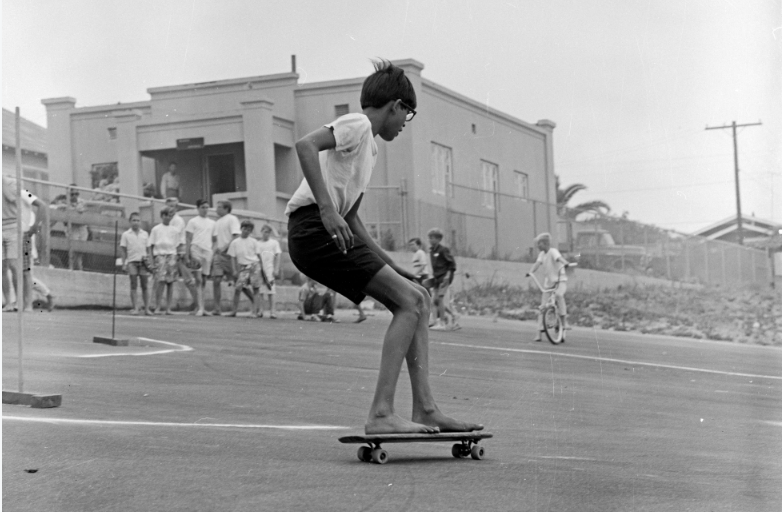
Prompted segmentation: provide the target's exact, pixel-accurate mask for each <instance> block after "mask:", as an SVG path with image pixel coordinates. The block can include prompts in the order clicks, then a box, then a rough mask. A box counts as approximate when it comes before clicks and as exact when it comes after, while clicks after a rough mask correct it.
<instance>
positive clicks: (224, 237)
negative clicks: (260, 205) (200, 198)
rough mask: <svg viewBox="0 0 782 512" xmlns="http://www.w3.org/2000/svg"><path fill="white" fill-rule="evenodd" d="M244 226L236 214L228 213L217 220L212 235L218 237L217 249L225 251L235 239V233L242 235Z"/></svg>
mask: <svg viewBox="0 0 782 512" xmlns="http://www.w3.org/2000/svg"><path fill="white" fill-rule="evenodd" d="M241 234H242V226H241V223H240V222H239V219H238V218H237V217H236V215H233V214H231V213H226V214H225V215H223V216H222V217H220V218H219V219H217V220H216V221H215V225H214V229H213V230H212V235H213V236H216V237H217V249H219V250H221V251H224V250H225V249H226V247H228V244H230V243H231V240H233V235H241Z"/></svg>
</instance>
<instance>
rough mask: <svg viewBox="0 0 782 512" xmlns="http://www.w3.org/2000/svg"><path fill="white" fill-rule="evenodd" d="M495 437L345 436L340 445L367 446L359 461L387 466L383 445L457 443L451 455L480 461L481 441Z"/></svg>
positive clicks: (458, 434)
mask: <svg viewBox="0 0 782 512" xmlns="http://www.w3.org/2000/svg"><path fill="white" fill-rule="evenodd" d="M490 437H494V434H492V433H490V432H482V431H474V432H442V433H439V434H372V435H355V436H344V437H340V438H339V442H340V443H346V444H366V445H368V446H361V447H359V449H358V459H359V460H360V461H363V462H375V463H377V464H385V463H386V462H388V452H386V451H385V450H384V449H382V448H381V444H383V443H442V442H448V441H456V443H455V444H454V445H453V446H452V447H451V455H453V456H454V457H456V458H464V457H468V456H470V457H472V458H473V459H475V460H480V459H482V458H483V456H484V454H485V453H486V452H485V450H484V448H483V446H479V445H478V441H480V440H481V439H488V438H490Z"/></svg>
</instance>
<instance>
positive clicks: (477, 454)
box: [470, 444, 485, 460]
mask: <svg viewBox="0 0 782 512" xmlns="http://www.w3.org/2000/svg"><path fill="white" fill-rule="evenodd" d="M484 453H485V452H484V450H483V446H478V445H477V444H476V445H473V447H472V449H471V450H470V456H471V457H472V458H473V459H475V460H481V459H482V458H483V454H484Z"/></svg>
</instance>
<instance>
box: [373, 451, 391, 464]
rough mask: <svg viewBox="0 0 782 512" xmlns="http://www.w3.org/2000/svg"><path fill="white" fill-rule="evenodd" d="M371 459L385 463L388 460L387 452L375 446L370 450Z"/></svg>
mask: <svg viewBox="0 0 782 512" xmlns="http://www.w3.org/2000/svg"><path fill="white" fill-rule="evenodd" d="M372 460H373V461H375V462H377V463H378V464H385V463H386V462H388V452H387V451H385V450H383V449H381V448H375V449H374V450H372Z"/></svg>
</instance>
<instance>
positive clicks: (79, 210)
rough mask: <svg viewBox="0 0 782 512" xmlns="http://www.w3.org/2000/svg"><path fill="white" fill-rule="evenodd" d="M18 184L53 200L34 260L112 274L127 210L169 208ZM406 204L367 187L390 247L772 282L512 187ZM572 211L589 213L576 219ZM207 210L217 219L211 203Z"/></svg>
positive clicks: (693, 243)
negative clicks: (541, 247)
mask: <svg viewBox="0 0 782 512" xmlns="http://www.w3.org/2000/svg"><path fill="white" fill-rule="evenodd" d="M23 183H24V187H25V188H26V189H28V190H30V191H31V192H33V193H34V194H35V195H36V196H38V197H39V198H40V199H41V200H42V201H43V202H45V203H46V204H49V206H50V208H49V210H48V211H49V226H48V228H47V227H44V228H42V230H41V233H39V235H38V236H36V241H35V242H36V243H35V246H36V252H37V259H38V261H39V262H40V264H43V265H50V264H51V265H53V266H54V267H58V268H69V269H83V270H91V271H101V272H111V271H113V270H114V261H115V259H114V258H115V256H114V255H115V246H114V245H115V229H116V230H117V231H118V234H121V233H122V232H123V231H124V230H126V229H128V227H129V221H128V216H129V215H130V213H132V212H139V214H140V216H141V221H142V228H143V229H145V230H147V231H149V230H150V229H151V228H152V226H154V225H155V224H157V223H159V222H160V210H161V209H162V208H163V207H165V202H164V201H162V200H159V199H153V198H148V197H138V196H131V195H127V194H121V193H119V192H116V191H114V190H111V189H110V188H108V189H106V188H104V189H89V188H85V187H74V186H69V185H64V184H58V183H52V182H48V181H42V180H36V179H31V178H23ZM408 203H409V199H408V194H407V190H406V184H405V182H404V181H402V182H401V183H400V185H399V186H382V187H370V188H369V189H368V190H367V192H366V194H365V197H364V199H363V201H362V205H361V210H360V214H361V218H362V220H363V221H364V224H365V225H366V227H367V229H368V231H369V232H370V234H371V235H372V236H373V237H374V238H375V240H376V241H377V242H378V243H379V244H380V246H381V247H383V248H384V249H386V250H389V251H400V250H405V249H406V243H407V240H408V239H409V238H412V237H420V238H422V239H424V240H425V237H426V233H427V231H428V230H429V229H431V228H432V227H439V228H440V229H442V230H443V233H444V234H445V241H446V244H448V245H450V247H451V249H452V251H453V252H454V254H456V255H457V256H465V257H474V258H485V259H500V260H509V261H527V262H530V261H533V260H534V258H535V256H536V255H537V251H536V249H535V248H534V247H533V242H532V240H533V239H534V237H535V235H536V234H538V233H540V232H542V231H550V232H553V233H556V237H557V239H558V246H559V249H560V250H561V251H562V252H563V253H564V254H565V255H566V256H568V257H569V258H571V259H577V260H578V261H579V265H580V267H581V268H591V269H596V270H603V271H611V272H625V273H631V274H637V275H641V274H643V275H649V276H653V277H660V278H664V279H669V280H675V281H685V282H693V283H702V284H708V285H723V286H746V285H760V286H765V285H767V284H768V283H769V282H770V281H771V280H772V279H773V276H772V275H771V273H772V272H771V262H770V258H769V255H768V252H767V251H765V250H761V249H756V248H752V247H748V246H741V245H737V244H732V243H726V242H721V241H714V240H708V239H705V238H702V237H696V236H691V235H685V234H682V233H678V232H675V231H671V230H665V229H661V228H658V227H655V226H650V225H646V224H641V223H638V222H634V221H631V220H629V219H625V218H618V217H611V216H608V215H601V214H597V213H594V212H592V213H589V214H586V213H584V212H575V211H569V210H562V211H560V215H559V217H558V216H557V215H556V214H555V213H554V212H555V211H556V206H555V205H553V204H549V203H545V202H541V201H535V200H532V199H529V198H525V197H521V196H517V195H513V194H505V193H499V192H491V191H486V190H483V189H479V188H474V187H468V186H463V185H458V184H454V183H450V184H448V187H447V189H446V193H445V195H444V197H442V198H441V201H440V204H432V203H431V202H428V201H423V200H420V199H419V200H415V201H413V202H412V203H411V204H408ZM233 213H234V214H235V215H236V216H237V217H239V218H240V219H242V220H243V219H245V218H247V219H251V220H253V221H254V222H255V224H256V231H257V232H258V233H259V232H260V228H261V226H262V225H263V224H266V223H268V224H270V225H271V226H272V227H273V228H274V229H275V230H276V232H277V235H278V238H279V240H280V243H281V245H282V248H283V251H287V221H286V220H284V219H273V218H267V217H265V216H261V215H259V214H256V213H254V212H249V211H244V210H235V211H234V212H233ZM179 214H180V215H181V216H182V217H183V218H184V220H185V221H187V220H189V219H190V218H192V217H193V216H195V215H197V211H196V210H195V206H194V205H187V204H180V205H179ZM408 214H410V216H411V217H413V218H408ZM578 214H580V215H581V216H582V217H589V218H588V219H587V220H579V221H576V220H574V219H576V218H580V217H579V215H578ZM210 215H211V216H212V217H214V216H215V214H214V212H213V210H212V213H210ZM556 219H559V220H556ZM552 222H554V223H555V225H554V226H552V225H551V223H552Z"/></svg>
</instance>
